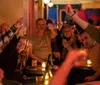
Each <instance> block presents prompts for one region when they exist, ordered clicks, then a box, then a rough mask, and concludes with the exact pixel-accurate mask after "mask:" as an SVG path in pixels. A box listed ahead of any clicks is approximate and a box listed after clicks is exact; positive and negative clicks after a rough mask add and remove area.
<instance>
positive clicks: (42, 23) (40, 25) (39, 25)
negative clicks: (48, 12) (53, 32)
mask: <svg viewBox="0 0 100 85" xmlns="http://www.w3.org/2000/svg"><path fill="white" fill-rule="evenodd" d="M36 27H37V30H38V31H44V30H45V29H46V22H45V20H39V21H38V22H37V23H36Z"/></svg>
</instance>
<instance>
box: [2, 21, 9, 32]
mask: <svg viewBox="0 0 100 85" xmlns="http://www.w3.org/2000/svg"><path fill="white" fill-rule="evenodd" d="M8 29H9V25H8V24H6V23H4V24H2V25H1V33H2V32H5V31H7V30H8Z"/></svg>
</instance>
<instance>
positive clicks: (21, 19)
mask: <svg viewBox="0 0 100 85" xmlns="http://www.w3.org/2000/svg"><path fill="white" fill-rule="evenodd" d="M23 23H24V20H23V17H21V18H20V19H18V20H17V21H16V23H15V24H14V26H15V27H16V28H20V27H22V25H23Z"/></svg>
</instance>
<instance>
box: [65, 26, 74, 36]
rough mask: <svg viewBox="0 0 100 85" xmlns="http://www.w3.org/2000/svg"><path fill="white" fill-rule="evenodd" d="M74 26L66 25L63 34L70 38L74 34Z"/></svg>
mask: <svg viewBox="0 0 100 85" xmlns="http://www.w3.org/2000/svg"><path fill="white" fill-rule="evenodd" d="M72 30H73V29H72V27H71V26H65V27H64V29H63V35H64V36H65V37H67V38H69V37H70V36H71V35H72Z"/></svg>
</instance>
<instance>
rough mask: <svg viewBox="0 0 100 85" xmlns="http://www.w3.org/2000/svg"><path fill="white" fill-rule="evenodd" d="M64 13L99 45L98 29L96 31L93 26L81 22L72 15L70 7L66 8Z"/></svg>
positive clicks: (99, 35)
mask: <svg viewBox="0 0 100 85" xmlns="http://www.w3.org/2000/svg"><path fill="white" fill-rule="evenodd" d="M66 12H67V14H69V15H70V16H71V18H72V19H73V20H74V21H75V22H76V23H77V24H78V25H79V26H80V27H81V28H82V29H83V30H85V31H86V32H87V33H88V34H89V35H90V36H91V37H92V38H93V39H95V40H96V41H97V42H98V43H100V30H99V29H97V28H96V27H95V26H93V25H90V24H89V23H88V22H86V21H84V20H82V19H81V18H80V17H79V16H78V15H77V14H75V13H74V11H73V9H72V8H71V7H70V6H66Z"/></svg>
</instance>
